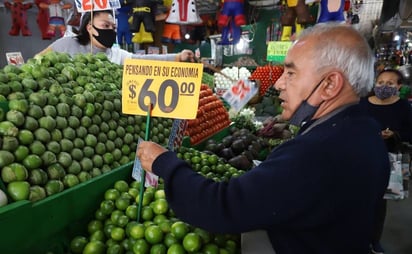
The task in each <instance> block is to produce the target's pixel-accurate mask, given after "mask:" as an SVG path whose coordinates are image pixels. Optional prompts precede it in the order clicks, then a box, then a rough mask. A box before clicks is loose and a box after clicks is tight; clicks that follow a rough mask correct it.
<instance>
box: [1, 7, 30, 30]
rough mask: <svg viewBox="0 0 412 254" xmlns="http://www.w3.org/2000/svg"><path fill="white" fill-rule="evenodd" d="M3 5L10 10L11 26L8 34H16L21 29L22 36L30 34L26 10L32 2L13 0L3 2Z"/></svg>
mask: <svg viewBox="0 0 412 254" xmlns="http://www.w3.org/2000/svg"><path fill="white" fill-rule="evenodd" d="M4 6H6V8H7V9H10V11H11V18H12V27H11V29H10V31H9V35H11V36H17V35H19V33H20V31H21V34H22V35H23V36H30V35H31V31H30V29H29V27H28V25H27V10H28V9H30V8H31V7H32V4H31V3H26V4H25V3H23V0H14V1H13V3H10V2H7V1H6V2H4Z"/></svg>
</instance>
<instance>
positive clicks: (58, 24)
mask: <svg viewBox="0 0 412 254" xmlns="http://www.w3.org/2000/svg"><path fill="white" fill-rule="evenodd" d="M40 7H41V8H43V9H48V10H49V25H48V28H47V34H48V35H49V36H50V37H54V36H56V29H59V31H60V35H61V36H63V35H64V33H65V32H66V24H65V22H64V16H63V10H65V9H70V8H72V5H71V4H64V3H63V2H61V1H60V0H50V3H49V4H47V3H40Z"/></svg>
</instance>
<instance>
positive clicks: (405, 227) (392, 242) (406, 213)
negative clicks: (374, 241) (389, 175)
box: [382, 184, 412, 254]
mask: <svg viewBox="0 0 412 254" xmlns="http://www.w3.org/2000/svg"><path fill="white" fill-rule="evenodd" d="M409 186H410V187H409V190H412V189H411V187H412V184H410V185H409ZM382 246H383V248H384V249H385V254H411V253H412V197H409V198H408V199H406V200H402V201H392V200H390V201H388V208H387V216H386V221H385V227H384V231H383V236H382Z"/></svg>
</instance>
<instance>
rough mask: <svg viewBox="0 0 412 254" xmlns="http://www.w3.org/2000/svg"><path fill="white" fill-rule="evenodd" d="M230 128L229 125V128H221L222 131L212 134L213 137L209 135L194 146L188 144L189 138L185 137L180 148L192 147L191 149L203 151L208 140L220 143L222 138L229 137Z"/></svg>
mask: <svg viewBox="0 0 412 254" xmlns="http://www.w3.org/2000/svg"><path fill="white" fill-rule="evenodd" d="M230 127H231V125H229V126H227V127H225V128H223V129H221V130H220V131H218V132H216V133H215V134H213V135H211V136H209V137H206V138H205V139H203V140H202V141H201V142H199V143H196V144H194V145H192V144H191V143H190V137H188V136H185V137H183V141H182V146H184V147H192V148H195V149H196V150H199V151H202V150H204V148H205V146H206V142H207V141H208V140H209V139H213V140H216V141H221V140H222V139H223V138H224V137H226V136H227V135H229V133H230Z"/></svg>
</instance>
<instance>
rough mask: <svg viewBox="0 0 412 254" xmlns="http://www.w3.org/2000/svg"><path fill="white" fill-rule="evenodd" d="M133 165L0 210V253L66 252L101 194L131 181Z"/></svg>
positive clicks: (81, 231) (55, 253)
mask: <svg viewBox="0 0 412 254" xmlns="http://www.w3.org/2000/svg"><path fill="white" fill-rule="evenodd" d="M132 167H133V162H130V163H128V164H125V165H123V166H121V167H119V168H116V169H113V170H112V171H110V172H107V173H105V174H103V175H100V176H97V177H95V178H92V179H91V180H89V181H87V182H83V183H81V184H79V185H76V186H74V187H72V188H69V189H66V190H64V191H63V192H61V193H58V194H54V195H52V196H49V197H47V198H45V199H43V200H40V201H38V202H35V203H31V202H29V201H26V200H25V201H18V202H15V203H11V204H9V205H6V206H4V207H1V208H0V225H1V227H0V235H1V236H2V244H1V245H0V253H13V254H20V253H21V254H23V253H24V254H26V253H47V252H52V253H54V254H63V253H67V250H68V248H69V244H70V240H71V239H72V238H73V237H74V236H75V235H78V234H81V233H83V232H84V231H85V229H86V228H87V227H85V225H86V224H87V222H88V221H90V219H91V218H92V217H93V215H94V212H95V210H96V209H97V208H98V207H99V204H100V200H101V199H102V197H103V195H104V192H105V191H106V190H107V189H109V188H110V187H111V186H113V184H114V183H115V182H116V181H117V180H127V179H130V178H131V172H132Z"/></svg>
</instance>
